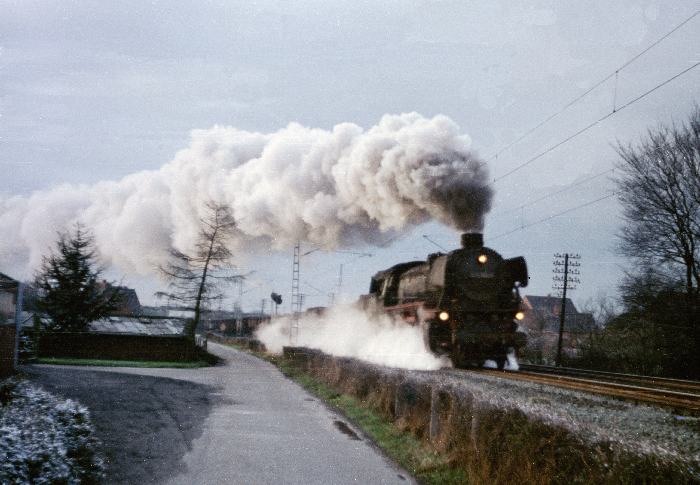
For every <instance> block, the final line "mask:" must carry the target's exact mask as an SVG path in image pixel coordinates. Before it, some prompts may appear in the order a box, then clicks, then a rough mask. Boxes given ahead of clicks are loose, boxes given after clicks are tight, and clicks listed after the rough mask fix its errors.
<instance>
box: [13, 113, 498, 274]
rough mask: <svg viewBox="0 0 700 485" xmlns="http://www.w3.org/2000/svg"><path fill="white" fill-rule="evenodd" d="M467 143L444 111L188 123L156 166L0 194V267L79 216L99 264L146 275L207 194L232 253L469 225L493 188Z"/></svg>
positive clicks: (36, 249) (27, 255)
mask: <svg viewBox="0 0 700 485" xmlns="http://www.w3.org/2000/svg"><path fill="white" fill-rule="evenodd" d="M470 145H471V142H470V139H469V137H468V136H466V135H464V134H462V133H460V130H459V127H458V126H457V125H456V124H455V123H454V122H453V121H452V120H450V119H449V118H447V117H446V116H442V115H439V116H435V117H433V118H425V117H423V116H421V115H419V114H417V113H408V114H401V115H385V116H383V117H382V118H381V120H380V121H379V123H378V124H377V125H375V126H372V127H371V128H369V129H367V130H364V129H362V128H361V127H359V126H357V125H355V124H352V123H341V124H338V125H336V126H334V127H333V128H332V129H331V130H322V129H313V128H307V127H304V126H302V125H300V124H298V123H290V124H289V125H288V126H286V127H284V128H282V129H280V130H279V131H276V132H274V133H258V132H250V131H245V130H241V129H238V128H234V127H223V126H214V127H213V128H210V129H205V130H193V131H192V132H191V141H190V145H189V146H188V147H187V148H185V149H183V150H181V151H180V152H178V153H177V154H176V155H175V157H174V158H173V159H172V160H171V161H170V162H168V163H166V164H165V165H163V166H162V167H161V168H160V169H158V170H150V171H142V172H138V173H134V174H132V175H129V176H126V177H124V178H122V179H121V180H118V181H106V182H99V183H96V184H94V185H79V186H76V185H61V186H59V187H55V188H52V189H47V190H42V191H38V192H34V193H33V194H31V195H29V196H26V197H22V196H17V197H12V196H9V197H8V196H4V195H2V196H0V233H2V234H3V237H2V238H0V265H2V267H4V268H7V269H8V270H9V269H12V271H13V272H16V273H21V272H23V273H27V272H28V271H31V270H32V269H34V268H36V267H38V265H39V264H40V262H41V257H42V255H44V254H45V252H46V249H47V248H48V247H51V246H52V243H53V241H54V239H55V237H56V231H65V230H66V229H68V228H69V227H71V226H72V225H73V224H74V223H75V222H81V223H82V224H84V225H85V227H86V228H87V229H88V230H90V231H91V232H92V233H93V234H94V236H95V244H96V247H97V250H98V254H99V256H100V257H101V259H102V260H103V262H104V263H106V264H108V265H113V266H116V267H117V268H118V269H119V270H121V271H123V272H127V273H136V274H150V273H153V272H154V271H155V270H154V268H156V267H157V266H158V264H161V263H163V261H164V259H165V258H166V257H167V254H168V251H169V250H170V249H171V248H174V249H177V250H180V251H184V252H188V251H189V250H191V248H192V247H193V246H194V244H195V242H196V240H197V232H198V228H199V220H200V218H201V217H202V216H203V215H204V213H205V210H206V205H207V203H209V202H212V201H214V202H216V203H221V204H224V205H226V206H227V207H228V208H229V209H230V210H231V213H232V215H233V217H234V218H235V219H236V221H237V231H236V233H235V236H234V238H233V239H232V240H231V243H230V248H231V249H232V250H234V251H235V252H239V253H240V252H250V253H256V252H259V251H267V250H268V249H269V248H270V247H274V248H277V249H284V248H288V247H292V246H293V245H294V244H295V243H296V241H298V240H302V241H307V242H309V243H311V244H314V245H316V246H318V247H320V248H324V249H335V248H340V247H351V246H354V245H357V244H376V243H382V242H384V241H386V240H388V239H390V238H391V237H393V235H395V234H396V233H399V232H401V231H404V230H406V229H409V228H411V227H413V226H415V225H417V224H420V223H423V222H426V221H429V220H437V221H440V222H442V223H444V224H446V225H449V226H451V227H454V228H455V229H457V230H460V231H474V230H476V231H478V230H481V228H482V226H483V218H484V215H485V214H486V213H487V212H488V210H489V209H490V205H491V195H492V194H491V189H490V187H489V185H488V172H487V169H486V166H485V164H483V163H482V162H480V161H479V160H478V159H477V158H476V156H475V155H474V154H473V153H472V151H471V147H470Z"/></svg>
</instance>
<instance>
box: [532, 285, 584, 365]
mask: <svg viewBox="0 0 700 485" xmlns="http://www.w3.org/2000/svg"><path fill="white" fill-rule="evenodd" d="M523 310H524V313H525V318H524V319H523V320H522V321H521V322H520V326H521V328H522V329H524V330H525V332H526V333H527V335H528V343H527V349H526V352H527V353H528V354H529V355H530V356H534V357H535V360H544V361H553V360H554V359H555V357H556V353H557V345H558V341H559V322H560V315H561V298H560V297H556V296H549V295H548V296H535V295H526V296H524V297H523ZM564 320H565V321H564V330H563V333H562V351H563V352H564V353H566V354H567V355H569V356H571V357H575V356H576V355H578V353H579V351H580V347H581V344H583V343H584V342H586V341H587V340H588V339H589V338H590V335H591V334H592V333H593V331H594V330H595V329H596V325H595V321H594V319H593V315H592V314H590V313H581V312H579V311H578V310H577V309H576V306H575V305H574V302H573V301H571V299H570V298H567V299H566V302H565V319H564Z"/></svg>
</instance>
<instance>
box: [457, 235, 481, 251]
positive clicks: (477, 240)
mask: <svg viewBox="0 0 700 485" xmlns="http://www.w3.org/2000/svg"><path fill="white" fill-rule="evenodd" d="M483 246H484V235H483V234H481V233H479V232H467V233H464V234H462V247H463V248H464V249H474V248H481V247H483Z"/></svg>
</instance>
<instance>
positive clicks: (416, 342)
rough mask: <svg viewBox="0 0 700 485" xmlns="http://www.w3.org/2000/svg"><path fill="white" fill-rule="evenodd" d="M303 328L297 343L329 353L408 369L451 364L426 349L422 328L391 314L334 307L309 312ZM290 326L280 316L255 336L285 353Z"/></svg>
mask: <svg viewBox="0 0 700 485" xmlns="http://www.w3.org/2000/svg"><path fill="white" fill-rule="evenodd" d="M299 327H300V328H299V335H298V339H297V341H296V342H295V345H298V346H302V347H309V348H312V349H318V350H322V351H323V352H325V353H327V354H331V355H335V356H339V357H354V358H357V359H361V360H364V361H367V362H372V363H374V364H379V365H385V366H389V367H400V368H404V369H419V370H436V369H440V368H441V367H449V366H450V365H451V364H450V362H449V360H448V359H446V358H438V357H436V356H434V355H433V354H431V353H430V352H429V351H428V350H427V349H426V348H425V344H424V343H423V337H422V335H421V330H420V328H419V327H414V326H409V325H407V324H405V323H401V322H394V321H393V320H391V319H390V318H389V317H388V316H387V315H377V316H376V317H374V318H370V317H369V316H368V315H367V314H365V313H364V312H363V311H361V310H359V309H358V308H356V307H353V306H350V305H344V306H336V307H332V308H330V309H329V311H328V313H326V314H325V315H323V316H309V315H306V316H304V318H303V319H302V320H301V321H300V322H299ZM289 328H290V321H289V319H288V318H279V319H276V320H274V321H273V322H272V323H270V324H267V325H264V326H262V327H260V328H259V329H258V330H257V332H256V335H255V336H256V338H258V340H260V341H261V342H262V343H264V344H265V347H266V348H267V350H268V351H269V352H273V353H281V352H282V347H283V346H285V345H289Z"/></svg>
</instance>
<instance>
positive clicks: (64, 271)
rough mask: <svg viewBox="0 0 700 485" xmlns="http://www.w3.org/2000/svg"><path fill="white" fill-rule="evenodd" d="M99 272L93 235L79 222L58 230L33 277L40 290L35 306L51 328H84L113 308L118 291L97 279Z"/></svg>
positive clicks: (82, 329) (74, 330)
mask: <svg viewBox="0 0 700 485" xmlns="http://www.w3.org/2000/svg"><path fill="white" fill-rule="evenodd" d="M101 272H102V270H101V269H100V268H97V267H96V264H95V250H94V247H93V238H92V236H91V235H90V234H89V233H88V232H87V231H86V230H85V229H84V228H83V227H82V226H81V225H80V224H76V225H75V227H74V228H73V230H72V231H68V232H66V233H59V235H58V241H57V248H56V251H55V252H53V253H52V254H51V255H49V256H48V257H44V261H43V263H42V266H41V269H40V271H39V272H38V273H37V275H36V278H35V284H36V287H37V289H39V291H40V292H41V293H42V295H41V297H40V298H39V300H38V301H37V306H38V309H39V310H40V311H43V312H44V313H46V314H47V315H48V316H49V317H50V318H51V322H52V323H51V329H52V330H56V331H64V332H80V331H85V330H87V326H88V324H89V323H90V322H92V321H94V320H97V319H99V318H102V317H104V316H106V315H108V314H109V313H110V312H111V311H113V310H114V309H115V308H116V306H117V303H118V301H119V299H120V297H121V294H120V293H119V292H118V291H113V290H109V289H108V288H109V287H108V285H101V284H100V283H99V276H100V274H101Z"/></svg>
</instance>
